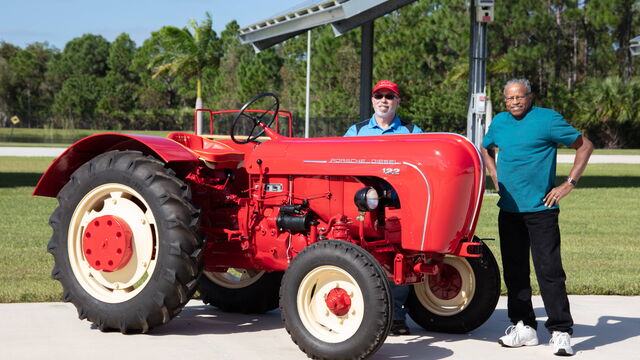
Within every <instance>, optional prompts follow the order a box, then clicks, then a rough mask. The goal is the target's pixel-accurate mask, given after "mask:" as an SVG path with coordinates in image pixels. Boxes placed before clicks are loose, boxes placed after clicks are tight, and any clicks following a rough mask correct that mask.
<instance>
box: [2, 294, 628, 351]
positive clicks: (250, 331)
mask: <svg viewBox="0 0 640 360" xmlns="http://www.w3.org/2000/svg"><path fill="white" fill-rule="evenodd" d="M569 298H570V301H571V309H572V312H573V316H574V320H575V323H576V324H575V326H574V331H575V333H574V337H573V344H574V350H575V351H576V357H575V358H576V359H580V360H591V359H592V360H613V359H621V360H627V359H640V354H639V353H638V352H639V351H640V297H638V296H634V297H624V296H570V297H569ZM534 307H535V311H536V313H537V314H538V316H539V318H538V319H539V320H540V327H539V331H538V336H539V338H540V345H538V346H533V347H525V348H517V349H510V348H502V347H500V346H499V345H498V344H497V342H496V339H497V338H498V337H499V336H501V335H502V334H503V333H504V330H505V328H506V327H507V326H508V325H510V324H509V323H508V321H507V313H506V299H505V298H504V297H501V298H500V302H499V304H498V307H497V309H496V311H495V312H494V314H493V315H492V316H491V318H490V319H489V320H488V321H487V322H486V323H485V324H484V325H483V326H481V327H480V328H478V329H476V330H475V331H473V332H471V333H469V334H464V335H451V334H440V333H433V332H427V331H424V330H422V329H421V328H419V327H418V326H417V325H416V324H415V323H413V322H410V326H411V331H412V333H413V334H412V335H409V336H401V337H389V338H387V341H386V342H385V343H384V345H383V346H382V347H381V348H380V350H379V351H378V352H377V353H376V354H375V355H374V356H373V357H372V359H374V360H375V359H378V360H380V359H401V360H404V359H407V360H412V359H420V360H437V359H455V360H465V359H470V360H483V359H487V360H503V359H504V360H539V359H557V357H555V356H554V355H553V354H552V353H551V348H550V347H549V345H547V343H548V341H549V338H550V337H549V335H548V334H547V333H546V331H545V330H544V327H543V326H542V322H543V320H544V314H545V312H544V308H543V307H542V301H541V299H540V297H539V296H536V297H534ZM0 359H3V360H23V359H34V360H35V359H37V360H57V359H60V360H69V359H91V360H102V359H104V360H113V359H118V360H128V359H131V360H141V359H153V360H165V359H166V360H181V359H215V360H225V359H233V360H235V359H238V360H248V359H277V360H287V359H306V356H305V355H304V354H303V353H302V352H301V351H300V350H298V348H297V346H296V345H295V344H294V343H293V342H292V341H291V339H290V338H289V336H288V334H287V332H286V331H285V330H284V328H283V327H282V323H281V321H280V313H279V311H272V312H269V313H267V314H264V315H239V314H229V313H224V312H221V311H219V310H217V309H216V308H213V307H210V306H204V305H202V303H201V302H200V301H196V300H192V301H191V302H189V304H188V305H187V307H186V308H185V309H184V310H183V311H182V313H180V315H179V316H178V317H177V318H175V319H173V320H172V321H171V322H169V323H168V324H167V325H165V326H162V327H160V328H157V329H154V330H152V331H151V333H150V334H142V335H122V334H120V333H117V332H111V333H102V332H100V331H99V330H96V329H95V328H93V327H92V325H91V324H90V323H89V322H87V321H80V320H78V319H77V314H76V311H75V308H74V307H73V306H72V305H70V304H64V303H35V304H33V303H32V304H0Z"/></svg>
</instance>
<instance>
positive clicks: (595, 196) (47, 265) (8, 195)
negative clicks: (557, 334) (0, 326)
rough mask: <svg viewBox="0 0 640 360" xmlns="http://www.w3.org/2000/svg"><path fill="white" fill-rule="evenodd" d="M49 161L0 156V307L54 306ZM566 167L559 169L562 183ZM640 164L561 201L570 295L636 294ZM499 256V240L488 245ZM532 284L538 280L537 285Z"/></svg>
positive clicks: (491, 203) (492, 228)
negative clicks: (39, 186)
mask: <svg viewBox="0 0 640 360" xmlns="http://www.w3.org/2000/svg"><path fill="white" fill-rule="evenodd" d="M52 161H53V158H24V157H0V218H1V219H2V221H1V222H0V302H32V301H59V300H60V298H61V293H62V290H61V287H60V285H59V283H58V282H57V281H54V280H52V279H51V277H50V272H51V268H52V266H53V258H52V256H51V255H50V254H48V253H47V242H48V240H49V237H50V236H51V228H50V227H49V225H48V219H49V216H50V214H51V213H52V212H53V210H54V208H55V207H56V206H57V202H56V200H55V199H52V198H44V197H33V196H31V192H32V191H33V188H34V186H35V185H36V183H37V181H38V179H39V178H40V175H41V174H42V172H43V171H44V170H45V169H46V168H47V167H48V166H49V164H50V163H51V162H52ZM569 166H570V165H569V164H559V165H558V174H559V176H558V178H559V179H563V178H564V175H566V174H567V173H568V171H569ZM639 199H640V165H625V164H592V165H589V167H588V168H587V171H586V173H585V175H584V176H583V178H582V179H581V181H580V184H579V186H578V187H577V188H576V189H575V190H574V191H573V192H572V193H571V194H570V195H569V197H567V198H565V199H563V201H562V203H561V208H562V211H561V213H560V227H561V230H562V236H563V238H562V241H563V242H562V250H563V261H564V265H565V269H566V272H567V275H568V281H567V285H568V289H569V292H570V293H572V294H619V295H640V271H639V270H638V269H640V237H639V236H638V233H639V232H640V231H638V230H640V225H639V222H638V219H640V206H638V205H640V203H639ZM497 200H498V198H497V196H485V199H484V203H483V208H482V213H481V216H480V220H479V223H478V229H477V231H476V232H477V234H478V235H479V236H480V237H483V238H496V239H497V237H498V236H497V213H498V209H497V207H496V206H495V204H496V202H497ZM488 243H489V246H490V247H491V248H492V250H493V251H494V254H495V255H496V257H498V261H499V256H500V252H499V250H498V241H497V240H496V241H489V242H488ZM534 284H535V281H534Z"/></svg>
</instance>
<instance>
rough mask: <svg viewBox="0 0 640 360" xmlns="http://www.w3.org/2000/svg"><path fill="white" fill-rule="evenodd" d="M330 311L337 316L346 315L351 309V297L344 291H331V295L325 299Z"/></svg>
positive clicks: (337, 289)
mask: <svg viewBox="0 0 640 360" xmlns="http://www.w3.org/2000/svg"><path fill="white" fill-rule="evenodd" d="M324 302H325V303H326V304H327V307H328V308H329V311H331V312H332V313H333V314H335V315H337V316H343V315H346V313H348V312H349V309H350V308H351V296H349V294H347V292H346V291H345V290H344V289H341V288H335V289H332V290H331V291H329V295H327V298H326V299H324Z"/></svg>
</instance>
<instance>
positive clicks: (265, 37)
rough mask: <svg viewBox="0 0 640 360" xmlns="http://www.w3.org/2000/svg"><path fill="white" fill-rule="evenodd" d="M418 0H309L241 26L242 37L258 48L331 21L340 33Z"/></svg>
mask: <svg viewBox="0 0 640 360" xmlns="http://www.w3.org/2000/svg"><path fill="white" fill-rule="evenodd" d="M414 1H416V0H314V1H306V2H303V3H301V4H300V5H298V6H297V7H294V8H292V9H290V10H287V11H285V12H283V13H280V14H278V15H275V16H273V17H271V18H269V19H266V20H263V21H260V22H257V23H255V24H253V25H249V26H246V27H243V28H241V29H240V40H241V41H242V42H243V43H245V44H247V43H250V44H252V45H253V47H254V49H256V51H261V50H264V49H267V48H269V47H271V46H273V45H275V44H278V43H280V42H283V41H285V40H287V39H289V38H291V37H294V36H296V35H299V34H301V33H303V32H305V31H307V30H310V29H313V28H315V27H318V26H321V25H328V24H330V25H331V27H332V28H333V31H334V33H335V35H336V36H340V35H342V34H344V33H346V32H348V31H349V30H352V29H354V28H356V27H358V26H360V25H363V24H365V23H367V22H370V21H373V20H375V19H377V18H379V17H381V16H384V15H385V14H388V13H390V12H392V11H394V10H397V9H399V8H401V7H403V6H405V5H407V4H410V3H412V2H414Z"/></svg>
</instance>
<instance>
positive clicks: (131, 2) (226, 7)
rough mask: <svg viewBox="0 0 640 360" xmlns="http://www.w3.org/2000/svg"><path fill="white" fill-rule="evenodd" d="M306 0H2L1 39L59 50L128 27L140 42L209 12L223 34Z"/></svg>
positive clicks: (110, 36) (108, 36)
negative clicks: (90, 36) (44, 44)
mask: <svg viewBox="0 0 640 360" xmlns="http://www.w3.org/2000/svg"><path fill="white" fill-rule="evenodd" d="M308 2H309V1H304V0H277V1H276V0H230V1H224V0H208V1H205V0H173V1H168V0H128V1H125V0H100V1H98V0H0V41H5V42H8V43H11V44H13V45H17V46H20V47H21V48H24V47H25V46H27V45H28V44H31V43H34V42H45V41H46V42H48V43H49V44H50V45H51V46H54V47H56V48H58V49H60V50H63V49H64V46H65V44H66V43H67V42H68V41H70V40H72V39H74V38H76V37H80V36H82V35H84V34H89V33H90V34H95V35H102V36H103V37H104V38H105V39H107V40H108V41H109V42H112V41H113V40H115V39H116V37H118V35H120V34H121V33H123V32H126V33H128V34H129V36H130V37H131V39H132V40H133V41H135V42H136V45H137V46H141V45H142V43H143V42H144V40H145V39H147V38H149V37H150V36H151V32H153V31H156V30H159V29H160V28H162V27H163V26H165V25H172V26H176V27H179V28H182V27H185V26H188V24H189V21H190V20H192V19H193V20H197V21H202V20H203V19H204V17H205V12H206V11H209V12H210V13H211V17H212V19H213V29H214V30H215V31H216V33H217V34H218V36H219V35H220V33H221V32H222V30H224V28H225V26H226V25H227V24H228V23H229V22H231V21H232V20H236V21H237V22H238V24H239V25H240V27H245V26H248V25H252V24H255V23H257V22H259V21H262V20H265V19H267V18H271V17H272V16H274V15H277V14H280V13H282V12H283V11H285V10H289V9H291V8H293V7H295V6H296V5H298V4H303V3H308Z"/></svg>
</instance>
